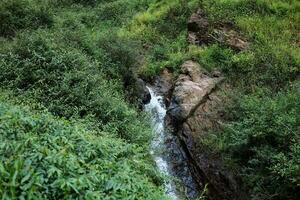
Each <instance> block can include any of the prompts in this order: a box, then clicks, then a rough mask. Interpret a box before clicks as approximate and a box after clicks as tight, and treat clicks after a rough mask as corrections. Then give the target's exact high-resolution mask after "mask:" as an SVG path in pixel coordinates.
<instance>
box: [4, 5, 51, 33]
mask: <svg viewBox="0 0 300 200" xmlns="http://www.w3.org/2000/svg"><path fill="white" fill-rule="evenodd" d="M37 5H38V4H35V3H33V2H32V1H29V0H3V1H1V2H0V36H4V37H12V36H14V34H15V33H16V32H17V31H18V30H21V29H27V28H28V29H35V28H38V27H49V26H51V25H52V24H53V17H52V15H51V14H50V12H49V11H47V10H46V7H43V6H37Z"/></svg>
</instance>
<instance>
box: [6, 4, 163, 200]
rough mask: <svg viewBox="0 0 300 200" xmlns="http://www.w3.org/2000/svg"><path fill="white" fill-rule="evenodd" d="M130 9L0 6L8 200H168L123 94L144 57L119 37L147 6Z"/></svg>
mask: <svg viewBox="0 0 300 200" xmlns="http://www.w3.org/2000/svg"><path fill="white" fill-rule="evenodd" d="M128 2H129V1H111V2H107V3H104V1H74V2H72V1H44V3H41V2H40V1H34V0H32V1H31V0H30V1H29V0H28V1H23V0H5V1H1V21H0V26H1V35H2V36H4V37H2V38H1V47H0V71H1V73H0V85H1V92H0V141H1V142H0V158H1V159H0V196H1V198H2V199H164V196H163V190H162V189H161V186H162V183H163V181H162V180H161V179H162V178H161V177H160V175H158V173H157V172H156V170H155V167H154V163H153V161H152V159H151V156H150V154H149V142H150V140H151V129H150V127H149V125H148V123H146V120H145V116H143V115H142V114H141V113H138V111H137V110H136V109H135V108H134V106H131V105H129V103H128V102H127V100H126V96H127V95H129V93H125V92H124V91H125V88H126V89H130V87H131V86H130V84H131V83H130V80H132V79H134V75H133V73H131V72H132V70H133V69H134V67H136V66H137V64H138V60H137V59H138V58H139V51H138V48H135V47H138V46H137V44H135V42H131V41H129V40H127V39H126V38H121V37H119V36H117V30H118V29H119V27H121V25H122V23H123V22H124V23H125V19H126V18H129V17H130V16H131V15H133V14H134V13H135V12H138V11H139V10H142V9H145V8H146V6H147V4H146V2H145V3H144V4H143V3H142V2H141V1H130V3H128ZM91 5H92V6H91ZM124 5H127V6H129V7H130V6H131V7H130V9H129V8H128V9H123V8H122V7H123V6H124ZM43 7H47V12H46V11H44V10H43ZM113 7H115V8H116V10H118V14H117V13H115V14H116V16H117V17H120V19H124V20H122V21H121V20H120V21H119V22H118V23H117V21H116V20H114V19H113V17H114V16H108V14H109V13H108V12H107V11H106V8H113ZM2 11H3V12H2ZM104 11H105V12H106V13H105V12H104ZM2 15H3V16H4V17H2ZM45 16H46V17H45ZM45 19H49V20H45ZM121 22H122V23H121ZM125 81H129V83H127V82H125ZM18 104H20V105H19V106H17V105H18Z"/></svg>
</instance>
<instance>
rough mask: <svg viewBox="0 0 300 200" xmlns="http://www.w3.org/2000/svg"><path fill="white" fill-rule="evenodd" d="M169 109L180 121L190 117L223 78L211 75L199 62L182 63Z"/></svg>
mask: <svg viewBox="0 0 300 200" xmlns="http://www.w3.org/2000/svg"><path fill="white" fill-rule="evenodd" d="M181 71H182V74H181V75H180V76H179V77H178V79H177V81H176V83H175V87H174V91H173V97H172V100H171V105H170V107H169V109H168V112H169V114H170V115H171V116H172V117H173V118H174V119H176V120H178V121H183V120H185V119H186V118H187V117H189V116H190V115H191V114H192V112H194V110H195V109H196V107H197V106H198V105H199V104H200V103H201V102H202V101H203V100H205V99H206V98H207V96H208V95H209V94H210V93H211V92H212V90H213V89H214V88H215V87H216V85H217V84H218V83H219V82H220V81H221V80H222V79H223V78H221V77H217V78H215V77H213V78H211V77H209V76H207V75H206V74H205V72H204V71H201V70H200V66H199V64H197V63H195V62H193V61H187V62H185V63H184V64H183V65H182V69H181Z"/></svg>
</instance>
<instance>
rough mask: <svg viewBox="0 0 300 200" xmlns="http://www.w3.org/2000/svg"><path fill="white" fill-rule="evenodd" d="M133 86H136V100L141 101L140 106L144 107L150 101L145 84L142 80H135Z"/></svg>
mask: <svg viewBox="0 0 300 200" xmlns="http://www.w3.org/2000/svg"><path fill="white" fill-rule="evenodd" d="M135 85H136V86H135V88H136V93H137V96H138V99H139V100H140V101H141V104H142V105H144V104H147V103H149V102H150V100H151V95H150V92H149V90H148V89H147V87H146V84H145V82H144V81H143V80H142V79H140V78H138V79H137V80H136V84H135Z"/></svg>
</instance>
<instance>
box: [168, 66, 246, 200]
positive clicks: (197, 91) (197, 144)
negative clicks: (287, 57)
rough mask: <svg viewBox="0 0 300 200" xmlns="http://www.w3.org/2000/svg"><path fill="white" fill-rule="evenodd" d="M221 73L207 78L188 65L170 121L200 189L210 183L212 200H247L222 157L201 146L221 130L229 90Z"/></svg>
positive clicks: (174, 98) (175, 95)
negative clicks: (226, 93) (214, 132)
mask: <svg viewBox="0 0 300 200" xmlns="http://www.w3.org/2000/svg"><path fill="white" fill-rule="evenodd" d="M222 80H224V78H223V77H222V74H221V73H220V72H219V71H214V72H213V73H212V75H210V74H208V73H207V72H206V71H205V70H204V69H202V68H201V66H200V65H199V64H198V63H195V62H193V61H186V62H185V63H184V64H183V65H182V69H181V74H180V75H179V77H178V79H177V80H176V82H175V85H174V88H173V94H172V101H171V104H170V106H169V108H168V112H167V114H168V118H169V119H168V120H170V122H169V123H171V126H172V127H173V130H175V134H176V135H177V136H178V138H179V140H180V141H181V144H182V145H183V146H184V149H186V154H187V156H188V157H189V159H190V160H191V162H190V163H191V169H192V171H193V175H194V176H195V177H197V180H198V182H199V187H201V186H202V187H203V185H205V184H206V183H208V190H209V193H208V199H210V200H241V199H243V200H247V199H249V198H248V196H247V194H246V192H244V190H243V188H242V186H241V183H240V180H239V178H238V177H237V176H236V175H235V173H233V172H232V171H231V170H228V169H226V168H225V166H224V164H223V161H222V159H221V157H220V156H219V155H218V154H216V153H213V152H211V151H210V150H208V149H207V148H205V147H204V146H203V145H202V142H201V141H203V139H204V138H205V137H206V136H208V134H211V132H212V131H215V130H219V129H220V128H221V125H220V124H221V123H220V121H221V120H222V112H221V111H222V104H223V102H224V100H225V99H224V97H223V96H222V95H221V89H227V86H226V85H225V84H224V83H223V81H222Z"/></svg>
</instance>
